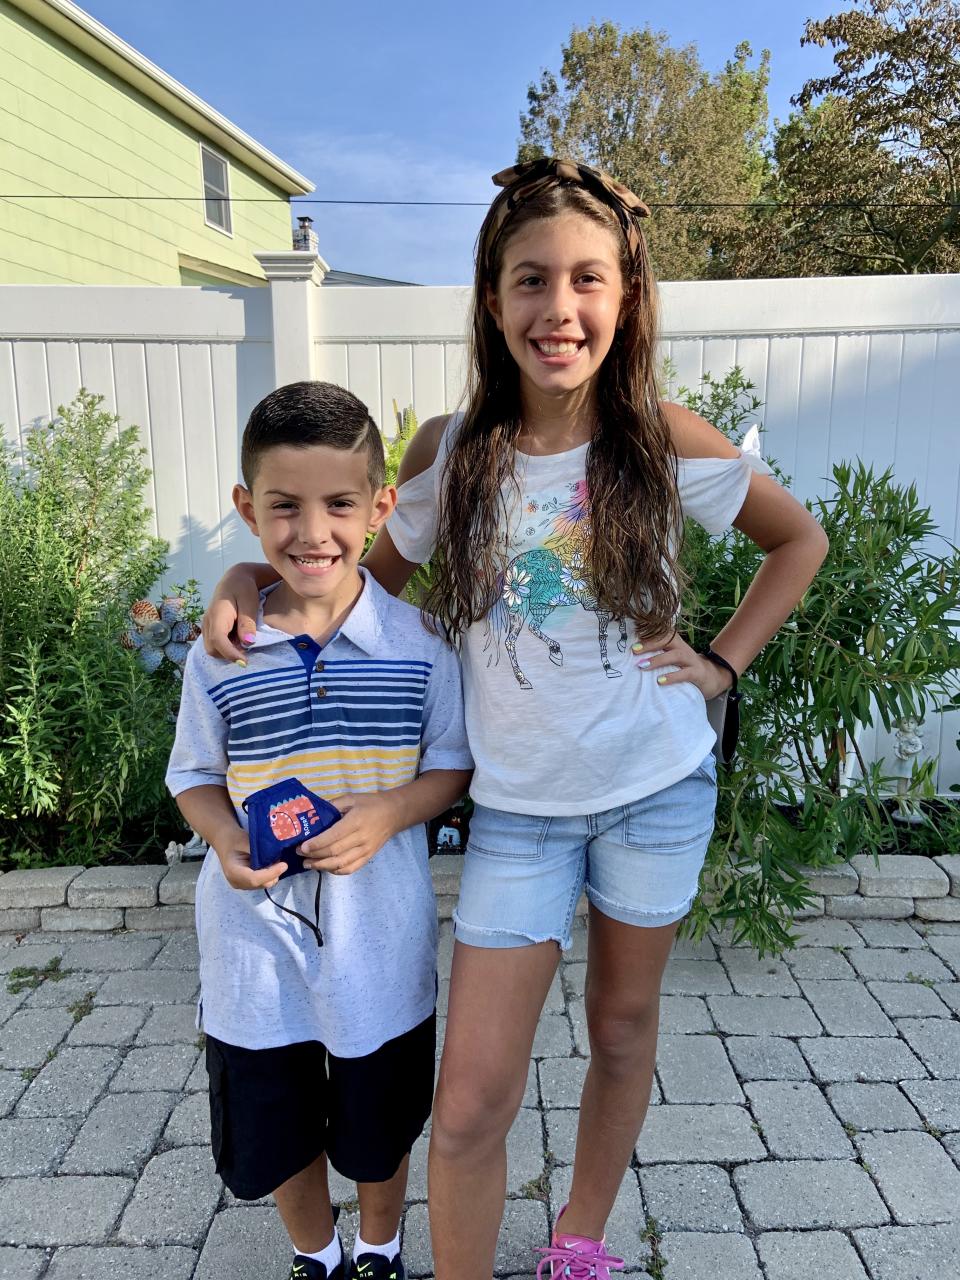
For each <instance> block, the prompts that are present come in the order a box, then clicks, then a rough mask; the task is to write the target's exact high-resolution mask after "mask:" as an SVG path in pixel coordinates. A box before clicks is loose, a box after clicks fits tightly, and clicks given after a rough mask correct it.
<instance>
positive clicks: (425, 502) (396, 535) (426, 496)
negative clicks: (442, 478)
mask: <svg viewBox="0 0 960 1280" xmlns="http://www.w3.org/2000/svg"><path fill="white" fill-rule="evenodd" d="M437 466H438V463H437V462H434V464H433V466H431V467H428V468H427V469H426V471H421V472H420V474H419V475H417V476H414V477H413V479H412V480H407V481H405V483H404V484H402V485H401V486H400V487H399V489H398V490H397V506H396V510H395V511H394V513H393V515H392V516H391V517H390V519H389V521H388V522H387V532H388V533H389V534H390V537H391V538H392V540H393V545H394V546H395V547H396V548H397V550H398V551H399V552H400V554H401V555H402V556H403V558H404V560H409V561H411V562H412V563H413V564H426V562H427V561H428V560H429V559H430V557H431V556H432V555H433V549H434V547H435V546H436V545H437V499H438V497H439V493H438V480H437V474H436V472H437Z"/></svg>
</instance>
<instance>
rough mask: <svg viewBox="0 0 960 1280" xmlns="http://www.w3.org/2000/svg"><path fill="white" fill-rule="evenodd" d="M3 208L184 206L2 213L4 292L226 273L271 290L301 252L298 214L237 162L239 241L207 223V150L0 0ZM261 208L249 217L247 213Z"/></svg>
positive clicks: (234, 201) (233, 167) (233, 180)
mask: <svg viewBox="0 0 960 1280" xmlns="http://www.w3.org/2000/svg"><path fill="white" fill-rule="evenodd" d="M0 50H2V51H3V55H2V58H0V138H2V139H3V146H2V147H0V194H2V195H31V196H37V195H39V196H55V197H59V196H61V195H63V194H75V193H82V194H84V195H89V196H93V195H119V196H124V197H126V196H134V197H144V196H172V197H175V198H174V199H166V200H157V201H154V200H144V199H137V198H133V199H119V200H95V199H79V200H64V199H59V198H56V199H42V200H39V199H27V200H17V199H5V200H2V201H0V283H3V284H12V283H17V284H169V285H175V284H180V283H181V281H182V279H183V278H184V272H183V270H182V265H183V264H182V263H181V261H180V256H181V255H184V256H185V257H187V258H189V259H192V260H194V261H192V262H191V263H190V264H189V267H188V271H187V274H191V273H192V274H194V275H195V274H196V272H197V270H198V268H197V266H196V262H197V261H199V262H202V263H203V264H204V268H203V275H204V277H205V278H208V279H216V269H217V268H218V267H221V268H224V269H225V273H232V272H242V273H244V274H245V275H247V276H253V277H257V278H259V279H262V278H263V273H262V271H261V270H260V266H259V263H258V262H257V261H256V259H255V258H254V257H253V254H254V253H256V252H262V251H267V250H279V249H287V248H289V246H290V207H289V204H288V202H287V196H286V194H285V193H284V192H282V191H281V190H279V189H278V188H277V187H274V186H273V185H271V184H270V183H269V182H268V181H267V180H266V179H264V178H263V177H261V176H260V175H259V174H257V173H254V172H253V171H252V170H250V169H248V168H246V167H245V166H244V165H243V164H241V163H240V162H239V161H238V160H236V159H235V158H234V157H233V156H229V155H225V154H224V153H223V152H222V151H220V150H219V149H218V148H217V147H216V146H214V145H213V144H207V145H210V146H211V149H212V150H214V151H216V152H217V153H218V154H220V155H223V157H224V159H226V160H227V162H228V165H229V171H230V195H231V213H232V220H233V233H232V235H226V234H225V233H224V232H222V231H219V230H217V229H216V228H214V227H209V226H207V224H206V222H205V221H204V206H203V199H202V196H203V181H202V176H201V169H200V142H201V141H202V139H201V137H200V136H199V135H198V134H197V133H196V132H194V131H192V130H191V129H189V128H188V127H187V126H186V125H184V124H182V123H181V122H180V121H179V120H177V119H175V118H174V117H173V116H171V115H169V114H167V113H166V112H165V111H164V110H163V109H162V108H161V107H159V106H158V105H157V104H156V103H154V102H151V101H150V99H149V98H147V97H146V96H145V95H143V94H141V93H140V92H138V91H137V90H136V89H134V88H132V87H131V86H130V85H128V84H126V83H125V82H124V81H122V80H121V79H120V78H119V77H117V76H115V75H114V74H113V73H112V72H110V71H109V70H107V69H106V68H104V67H101V66H100V65H99V64H98V63H96V62H95V61H94V60H93V59H91V58H89V57H87V56H86V55H85V54H83V53H82V52H80V51H79V50H77V49H75V48H73V47H72V46H71V45H70V44H68V43H67V42H66V41H64V40H62V39H61V38H60V37H59V36H57V35H55V34H54V33H53V32H51V31H48V30H47V29H46V28H45V27H43V26H42V25H41V24H39V23H37V22H34V21H33V20H32V19H31V18H29V17H28V16H27V15H26V14H24V13H22V12H21V11H20V10H19V9H16V8H14V7H13V6H12V5H11V4H9V3H8V0H0ZM251 199H252V200H257V201H262V202H263V203H245V200H251Z"/></svg>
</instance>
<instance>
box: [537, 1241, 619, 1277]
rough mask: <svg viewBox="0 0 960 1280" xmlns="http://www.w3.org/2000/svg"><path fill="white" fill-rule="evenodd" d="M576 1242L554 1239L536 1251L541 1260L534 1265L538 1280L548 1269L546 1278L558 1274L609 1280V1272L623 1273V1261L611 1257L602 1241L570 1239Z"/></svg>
mask: <svg viewBox="0 0 960 1280" xmlns="http://www.w3.org/2000/svg"><path fill="white" fill-rule="evenodd" d="M560 1238H561V1239H564V1238H567V1239H569V1240H575V1241H576V1242H577V1245H576V1247H575V1246H573V1245H569V1244H567V1245H564V1244H559V1243H558V1241H557V1240H556V1239H553V1240H552V1241H551V1242H550V1244H549V1245H547V1246H546V1247H545V1248H542V1249H537V1250H536V1252H537V1253H542V1254H543V1257H542V1258H541V1259H540V1261H539V1262H538V1263H537V1280H543V1275H542V1272H543V1269H544V1267H546V1266H549V1268H550V1271H549V1272H548V1275H549V1276H550V1277H553V1276H555V1275H561V1276H564V1277H569V1280H610V1272H611V1271H622V1270H623V1268H624V1262H623V1259H622V1258H614V1257H613V1256H612V1255H611V1254H609V1253H607V1247H606V1244H605V1243H604V1241H603V1240H588V1239H587V1238H586V1236H569V1237H563V1236H561V1237H560Z"/></svg>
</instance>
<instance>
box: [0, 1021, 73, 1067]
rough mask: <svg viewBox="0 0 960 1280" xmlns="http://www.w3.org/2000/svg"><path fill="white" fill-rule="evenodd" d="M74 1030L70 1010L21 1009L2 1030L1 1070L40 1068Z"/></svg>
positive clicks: (0, 1033) (0, 1032) (0, 1037)
mask: <svg viewBox="0 0 960 1280" xmlns="http://www.w3.org/2000/svg"><path fill="white" fill-rule="evenodd" d="M72 1026H73V1015H72V1014H70V1013H68V1012H67V1010H66V1009H19V1010H18V1011H17V1012H16V1013H15V1014H14V1015H13V1016H12V1017H11V1018H8V1019H7V1021H6V1022H5V1023H4V1025H3V1028H2V1030H0V1067H6V1068H9V1069H12V1070H17V1069H23V1068H24V1067H39V1066H42V1065H43V1063H44V1062H46V1060H47V1055H48V1054H49V1053H50V1052H51V1051H52V1050H54V1049H56V1047H57V1045H58V1044H59V1043H60V1041H61V1040H62V1039H63V1038H64V1036H65V1035H66V1034H67V1032H68V1031H69V1030H70V1028H71V1027H72Z"/></svg>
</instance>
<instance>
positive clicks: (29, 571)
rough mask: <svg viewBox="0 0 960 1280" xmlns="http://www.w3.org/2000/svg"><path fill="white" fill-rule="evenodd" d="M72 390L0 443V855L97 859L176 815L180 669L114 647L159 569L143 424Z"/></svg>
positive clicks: (36, 860) (160, 550)
mask: <svg viewBox="0 0 960 1280" xmlns="http://www.w3.org/2000/svg"><path fill="white" fill-rule="evenodd" d="M101 403H102V397H97V396H93V395H91V394H90V393H89V392H86V391H81V392H80V393H79V394H78V395H77V397H76V399H75V400H74V401H73V403H72V404H71V405H70V406H69V407H67V408H60V409H59V410H58V416H57V418H55V419H54V420H52V421H51V422H49V423H46V424H44V425H42V426H39V427H37V428H35V429H34V430H32V431H31V432H30V433H29V435H28V436H27V438H26V442H25V456H24V458H23V461H22V464H21V463H18V461H17V460H16V458H15V455H14V451H13V449H12V448H11V447H10V446H9V445H5V446H4V447H3V448H2V449H0V861H2V863H3V864H4V865H7V866H9V865H18V866H24V865H31V864H32V865H38V864H43V863H64V862H67V863H83V864H89V863H94V862H101V861H106V860H108V859H109V858H110V856H111V855H113V854H115V853H116V851H117V849H118V848H119V847H120V844H121V840H122V837H123V831H124V827H125V826H128V827H129V824H131V823H134V824H137V823H139V824H141V825H142V826H145V827H149V825H150V824H151V822H158V821H162V820H163V819H164V817H165V816H167V815H170V814H171V813H172V810H171V808H170V802H169V800H168V797H167V793H166V791H165V788H164V785H163V776H164V771H165V768H166V762H167V756H168V754H169V752H170V747H171V744H172V740H173V719H172V709H173V708H174V707H175V705H176V701H177V696H178V694H177V690H178V685H177V681H176V676H175V672H174V670H173V668H172V667H170V666H169V664H165V666H167V667H169V670H164V669H161V671H159V672H158V673H157V674H156V675H153V676H150V675H147V673H146V672H145V671H144V670H143V669H142V668H141V666H140V665H139V663H138V661H137V658H136V655H135V654H134V653H132V652H129V651H128V650H126V649H124V648H122V647H121V645H120V643H119V637H120V635H121V634H122V633H123V632H124V631H125V630H126V629H127V626H128V624H129V618H128V616H127V610H128V609H129V606H130V604H131V603H132V601H133V600H135V599H137V598H138V597H141V596H144V595H146V594H147V592H148V591H149V589H150V587H151V586H152V585H153V583H154V582H155V581H156V579H157V578H158V577H159V575H160V573H161V571H162V570H163V568H164V554H165V552H166V545H165V544H164V543H163V542H161V541H159V540H158V539H156V538H154V537H152V536H151V534H150V531H149V522H150V513H149V511H148V509H147V507H146V506H145V504H144V498H143V493H144V487H145V485H146V483H147V481H148V479H149V471H148V470H147V469H146V468H145V467H144V466H143V461H142V459H143V450H142V449H141V448H140V444H139V438H138V433H137V429H136V427H126V428H121V427H120V426H119V421H118V419H117V418H116V417H115V416H114V415H112V414H110V413H107V412H105V411H104V410H103V409H102V408H101Z"/></svg>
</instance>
